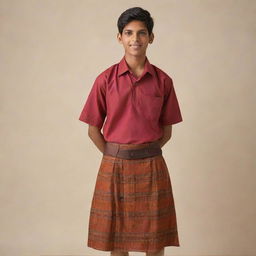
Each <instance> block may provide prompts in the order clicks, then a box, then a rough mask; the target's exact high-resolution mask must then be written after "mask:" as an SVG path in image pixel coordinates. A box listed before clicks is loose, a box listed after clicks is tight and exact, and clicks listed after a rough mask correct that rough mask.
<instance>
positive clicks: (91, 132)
mask: <svg viewBox="0 0 256 256" xmlns="http://www.w3.org/2000/svg"><path fill="white" fill-rule="evenodd" d="M88 136H89V137H90V139H91V140H92V141H93V143H94V144H95V146H96V147H97V148H98V149H99V150H100V151H101V152H102V153H103V152H104V147H105V144H106V141H105V139H104V137H103V134H102V133H101V131H100V128H99V127H97V126H92V125H90V124H89V127H88Z"/></svg>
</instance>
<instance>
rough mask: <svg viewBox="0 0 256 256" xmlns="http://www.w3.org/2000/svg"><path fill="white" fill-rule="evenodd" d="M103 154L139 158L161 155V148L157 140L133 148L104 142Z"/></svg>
mask: <svg viewBox="0 0 256 256" xmlns="http://www.w3.org/2000/svg"><path fill="white" fill-rule="evenodd" d="M103 154H104V155H109V156H114V157H119V158H124V159H140V158H146V157H152V156H157V155H162V149H161V147H160V146H159V144H158V143H157V142H152V143H149V144H147V145H145V147H142V148H135V149H125V148H121V147H120V144H118V143H111V142H106V144H105V148H104V153H103Z"/></svg>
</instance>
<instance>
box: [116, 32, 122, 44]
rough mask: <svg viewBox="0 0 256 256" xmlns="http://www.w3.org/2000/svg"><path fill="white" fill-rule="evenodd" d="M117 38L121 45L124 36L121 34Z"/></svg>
mask: <svg viewBox="0 0 256 256" xmlns="http://www.w3.org/2000/svg"><path fill="white" fill-rule="evenodd" d="M116 38H117V41H118V42H119V43H120V44H121V43H122V36H121V34H120V33H119V32H118V33H117V35H116Z"/></svg>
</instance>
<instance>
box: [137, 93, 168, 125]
mask: <svg viewBox="0 0 256 256" xmlns="http://www.w3.org/2000/svg"><path fill="white" fill-rule="evenodd" d="M141 96H142V97H141V98H140V102H139V103H140V104H139V105H140V112H141V114H142V115H143V116H144V117H145V118H146V119H148V120H151V121H158V120H159V117H160V115H161V110H162V106H163V99H164V98H163V96H155V95H148V94H143V95H141Z"/></svg>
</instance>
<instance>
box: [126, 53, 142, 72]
mask: <svg viewBox="0 0 256 256" xmlns="http://www.w3.org/2000/svg"><path fill="white" fill-rule="evenodd" d="M125 60H126V62H127V64H128V66H129V68H131V70H138V69H143V68H144V64H145V60H146V55H141V56H132V55H125Z"/></svg>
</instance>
